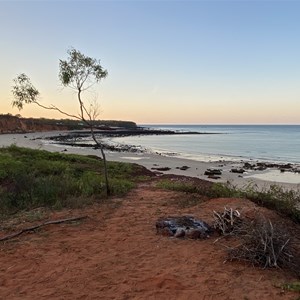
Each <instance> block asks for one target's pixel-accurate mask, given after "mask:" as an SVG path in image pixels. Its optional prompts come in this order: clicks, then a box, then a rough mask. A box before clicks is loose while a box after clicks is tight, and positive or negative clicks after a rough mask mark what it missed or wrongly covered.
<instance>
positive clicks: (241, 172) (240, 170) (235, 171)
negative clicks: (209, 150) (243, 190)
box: [230, 169, 246, 174]
mask: <svg viewBox="0 0 300 300" xmlns="http://www.w3.org/2000/svg"><path fill="white" fill-rule="evenodd" d="M230 172H231V173H238V174H243V173H245V172H246V171H245V170H244V169H231V171H230Z"/></svg>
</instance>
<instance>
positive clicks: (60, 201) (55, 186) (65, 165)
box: [0, 145, 135, 214]
mask: <svg viewBox="0 0 300 300" xmlns="http://www.w3.org/2000/svg"><path fill="white" fill-rule="evenodd" d="M102 168H103V166H102V161H101V160H100V159H99V158H97V157H95V158H93V157H86V156H80V155H74V154H70V155H69V154H60V153H51V152H47V151H41V150H33V149H26V148H20V147H16V146H14V145H12V146H10V147H8V148H1V149H0V210H1V213H2V214H9V213H13V212H16V211H18V210H22V209H31V208H35V207H41V206H47V207H54V208H61V207H73V206H74V203H76V202H78V203H79V202H80V203H81V204H83V203H84V202H85V203H91V202H92V201H94V200H101V199H103V198H105V197H106V192H105V180H104V178H103V176H102ZM108 168H109V170H110V175H111V188H112V194H113V195H124V194H125V193H126V192H128V191H129V190H130V189H132V188H133V186H134V183H133V181H132V180H133V179H134V177H133V176H132V174H133V173H134V171H135V170H134V165H130V164H126V163H117V162H111V163H109V164H108ZM78 199H80V200H78ZM75 206H76V205H75Z"/></svg>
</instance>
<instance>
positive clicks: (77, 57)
mask: <svg viewBox="0 0 300 300" xmlns="http://www.w3.org/2000/svg"><path fill="white" fill-rule="evenodd" d="M68 54H69V57H68V60H60V61H59V79H60V81H61V83H62V84H63V85H64V86H71V87H73V88H75V89H78V90H83V89H84V85H85V84H87V85H89V84H91V81H96V82H99V81H100V80H101V79H102V78H105V77H106V76H107V71H106V70H103V68H102V66H101V65H100V61H98V60H96V59H94V58H91V57H88V56H85V55H84V54H82V53H81V52H80V51H78V50H76V49H70V50H69V51H68Z"/></svg>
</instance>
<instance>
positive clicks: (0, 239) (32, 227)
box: [0, 216, 88, 242]
mask: <svg viewBox="0 0 300 300" xmlns="http://www.w3.org/2000/svg"><path fill="white" fill-rule="evenodd" d="M86 218H88V216H81V217H74V218H67V219H60V220H53V221H47V222H44V223H42V224H39V225H34V226H31V227H27V228H24V229H22V230H20V231H18V232H15V233H12V234H9V235H6V236H4V237H2V238H0V242H3V241H6V240H9V239H12V238H14V237H17V236H19V235H21V234H22V233H24V232H29V231H33V230H36V229H38V228H40V227H43V226H46V225H51V224H60V223H65V222H72V221H78V220H83V219H86Z"/></svg>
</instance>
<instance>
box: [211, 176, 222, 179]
mask: <svg viewBox="0 0 300 300" xmlns="http://www.w3.org/2000/svg"><path fill="white" fill-rule="evenodd" d="M208 178H210V179H220V178H221V176H216V175H208Z"/></svg>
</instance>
